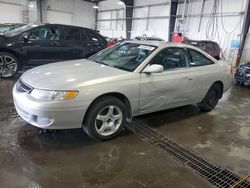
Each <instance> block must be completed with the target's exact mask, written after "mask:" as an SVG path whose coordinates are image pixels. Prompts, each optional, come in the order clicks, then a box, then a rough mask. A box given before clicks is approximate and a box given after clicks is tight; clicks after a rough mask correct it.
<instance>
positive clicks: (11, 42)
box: [0, 24, 107, 78]
mask: <svg viewBox="0 0 250 188" xmlns="http://www.w3.org/2000/svg"><path fill="white" fill-rule="evenodd" d="M106 47H107V41H106V39H105V38H104V37H102V36H101V35H100V34H98V33H97V32H96V31H94V30H91V29H87V28H82V27H76V26H68V25H59V24H44V25H25V26H23V27H20V28H17V29H14V30H12V31H10V32H7V33H5V34H4V35H1V36H0V77H1V78H9V77H12V76H14V75H15V74H16V73H17V72H18V70H20V69H21V68H22V67H24V66H29V67H33V66H37V65H42V64H46V63H51V62H57V61H63V60H72V59H82V58H86V57H89V56H91V55H93V54H95V53H97V52H98V51H100V50H102V49H104V48H106Z"/></svg>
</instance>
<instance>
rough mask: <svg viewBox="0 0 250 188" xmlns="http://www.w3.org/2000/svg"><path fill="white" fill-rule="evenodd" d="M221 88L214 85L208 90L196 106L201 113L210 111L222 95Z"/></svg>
mask: <svg viewBox="0 0 250 188" xmlns="http://www.w3.org/2000/svg"><path fill="white" fill-rule="evenodd" d="M222 92H223V91H222V87H221V85H220V84H217V83H214V84H213V85H212V86H211V87H210V89H209V90H208V92H207V94H206V96H205V97H204V99H203V100H202V101H201V102H200V103H199V104H198V106H199V108H200V110H201V111H204V112H207V111H211V110H212V109H213V108H214V107H215V106H216V105H217V103H218V101H219V99H220V97H221V95H222Z"/></svg>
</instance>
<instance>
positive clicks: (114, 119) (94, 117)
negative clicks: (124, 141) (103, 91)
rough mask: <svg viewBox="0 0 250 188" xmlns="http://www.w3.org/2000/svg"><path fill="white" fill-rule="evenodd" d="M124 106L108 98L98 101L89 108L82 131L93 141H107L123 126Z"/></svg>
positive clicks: (118, 101)
mask: <svg viewBox="0 0 250 188" xmlns="http://www.w3.org/2000/svg"><path fill="white" fill-rule="evenodd" d="M126 117H127V110H126V106H125V105H124V103H123V102H122V101H120V100H119V99H117V98H115V97H112V96H110V97H109V96H108V97H103V98H100V99H98V100H97V101H95V102H94V104H93V105H92V106H91V107H90V110H89V111H88V114H87V116H86V119H85V121H84V125H83V129H84V131H85V132H86V133H87V134H88V135H89V136H90V137H91V138H93V139H95V140H109V139H111V138H114V137H115V136H117V135H118V134H119V133H120V132H121V131H122V130H123V127H124V126H125V122H126Z"/></svg>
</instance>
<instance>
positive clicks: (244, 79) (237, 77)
mask: <svg viewBox="0 0 250 188" xmlns="http://www.w3.org/2000/svg"><path fill="white" fill-rule="evenodd" d="M234 79H235V80H236V81H237V82H242V83H246V84H250V77H246V76H244V75H238V74H235V75H234Z"/></svg>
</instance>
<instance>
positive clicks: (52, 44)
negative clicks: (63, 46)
mask: <svg viewBox="0 0 250 188" xmlns="http://www.w3.org/2000/svg"><path fill="white" fill-rule="evenodd" d="M49 45H50V46H57V45H58V43H57V42H52V43H50V44H49Z"/></svg>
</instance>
